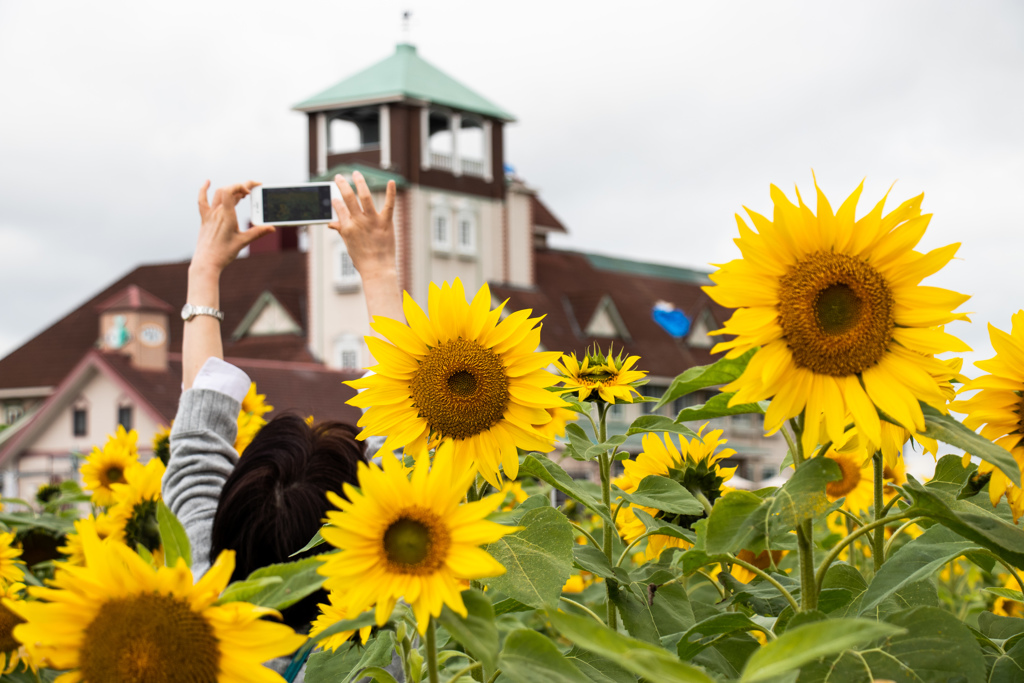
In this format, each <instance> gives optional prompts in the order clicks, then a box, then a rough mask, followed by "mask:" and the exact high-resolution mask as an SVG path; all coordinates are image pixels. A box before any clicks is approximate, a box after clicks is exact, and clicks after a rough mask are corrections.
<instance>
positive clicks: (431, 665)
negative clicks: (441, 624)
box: [427, 617, 441, 683]
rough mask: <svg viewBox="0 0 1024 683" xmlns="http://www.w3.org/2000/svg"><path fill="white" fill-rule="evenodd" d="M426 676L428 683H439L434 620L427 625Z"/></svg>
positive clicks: (439, 675) (431, 619)
mask: <svg viewBox="0 0 1024 683" xmlns="http://www.w3.org/2000/svg"><path fill="white" fill-rule="evenodd" d="M427 674H428V675H429V676H430V683H441V674H440V672H439V671H438V668H437V627H436V626H434V618H433V617H431V618H430V621H429V622H428V623H427Z"/></svg>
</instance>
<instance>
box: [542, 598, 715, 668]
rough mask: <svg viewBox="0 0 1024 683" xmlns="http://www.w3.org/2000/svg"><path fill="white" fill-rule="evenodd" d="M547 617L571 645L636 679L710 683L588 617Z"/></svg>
mask: <svg viewBox="0 0 1024 683" xmlns="http://www.w3.org/2000/svg"><path fill="white" fill-rule="evenodd" d="M548 616H549V618H550V619H551V623H552V624H553V625H554V627H555V628H556V629H558V631H559V632H561V634H562V635H563V636H565V637H566V638H568V639H569V640H571V641H572V642H573V643H575V644H576V645H578V646H579V647H581V648H583V649H584V650H589V651H590V652H593V653H595V654H598V655H600V656H602V657H604V658H606V659H608V660H610V661H612V662H614V663H615V664H618V665H619V666H621V667H623V668H624V669H627V670H628V671H631V672H633V673H634V674H636V675H638V676H643V677H644V678H647V679H649V680H651V681H657V682H658V683H713V681H712V679H711V678H710V677H709V676H708V675H707V674H705V673H704V672H703V671H701V670H700V669H698V668H697V667H695V666H691V665H689V664H686V663H684V662H681V661H679V660H678V659H677V658H676V657H675V656H673V655H672V654H670V653H669V652H667V651H666V650H664V649H662V648H660V647H657V646H655V645H651V644H649V643H645V642H643V641H640V640H637V639H635V638H630V637H628V636H624V635H622V634H620V633H616V632H615V631H612V630H611V629H610V628H608V627H607V626H605V625H604V624H599V623H597V622H596V621H594V620H593V619H591V618H589V617H577V616H574V615H571V614H564V613H551V612H549V613H548ZM537 680H544V679H537ZM531 683H536V680H535V681H532V682H531Z"/></svg>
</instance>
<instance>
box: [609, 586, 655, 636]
mask: <svg viewBox="0 0 1024 683" xmlns="http://www.w3.org/2000/svg"><path fill="white" fill-rule="evenodd" d="M646 589H647V587H646V586H644V587H643V588H642V589H641V590H643V591H644V592H645V593H646ZM611 595H612V602H614V603H615V606H616V607H618V609H619V616H621V617H622V625H623V626H625V627H626V631H627V632H628V633H629V635H631V636H633V637H634V638H638V639H640V640H642V641H644V642H646V643H651V644H652V645H660V644H661V633H660V632H659V631H658V627H657V626H656V625H655V623H654V613H653V612H652V611H651V606H650V605H649V604H648V603H647V596H646V595H644V596H643V597H639V596H638V595H637V594H636V592H635V591H634V590H631V588H630V587H627V586H623V585H619V586H617V587H614V588H612V589H611Z"/></svg>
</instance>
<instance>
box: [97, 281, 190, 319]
mask: <svg viewBox="0 0 1024 683" xmlns="http://www.w3.org/2000/svg"><path fill="white" fill-rule="evenodd" d="M126 309H127V310H132V311H165V312H167V313H171V312H173V310H174V309H173V307H172V306H171V305H170V304H169V303H167V302H166V301H164V300H163V299H158V298H156V297H155V296H153V295H152V294H150V293H149V292H147V291H146V290H144V289H143V288H142V287H139V286H138V285H128V286H127V287H125V288H124V289H122V290H121V291H120V292H118V293H117V294H115V295H114V296H112V297H110V298H109V299H107V300H106V301H101V302H100V303H99V304H98V305H97V306H96V310H97V311H99V312H101V313H102V312H103V311H112V310H126Z"/></svg>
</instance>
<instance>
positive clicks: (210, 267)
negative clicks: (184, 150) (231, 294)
mask: <svg viewBox="0 0 1024 683" xmlns="http://www.w3.org/2000/svg"><path fill="white" fill-rule="evenodd" d="M257 185H259V183H257V182H255V181H252V180H250V181H248V182H246V183H240V184H238V185H231V186H230V187H222V188H220V189H219V190H217V191H216V192H214V193H213V203H212V204H211V203H210V202H208V201H207V193H208V192H209V189H210V181H209V180H207V181H206V182H205V183H203V187H202V189H200V190H199V216H200V217H201V218H202V224H201V225H200V226H199V240H198V242H197V243H196V251H195V253H194V254H193V255H192V266H191V268H190V270H193V271H198V272H202V273H205V274H207V275H216V276H219V275H220V274H221V272H222V271H223V270H224V269H225V268H226V267H227V266H228V264H229V263H231V262H232V261H234V260H235V259H236V258H238V252H240V251H242V249H243V248H244V247H246V246H248V245H249V244H251V243H252V242H254V241H256V240H258V239H259V238H260V237H263V236H264V235H266V234H267V233H270V232H274V226H272V225H254V226H252V227H251V228H249V229H248V230H246V231H245V232H242V231H240V230H239V229H238V216H237V215H236V214H235V206H236V205H237V204H238V202H239V201H241V199H242V198H243V197H245V196H247V195H248V194H249V192H251V191H252V188H254V187H256V186H257Z"/></svg>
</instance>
